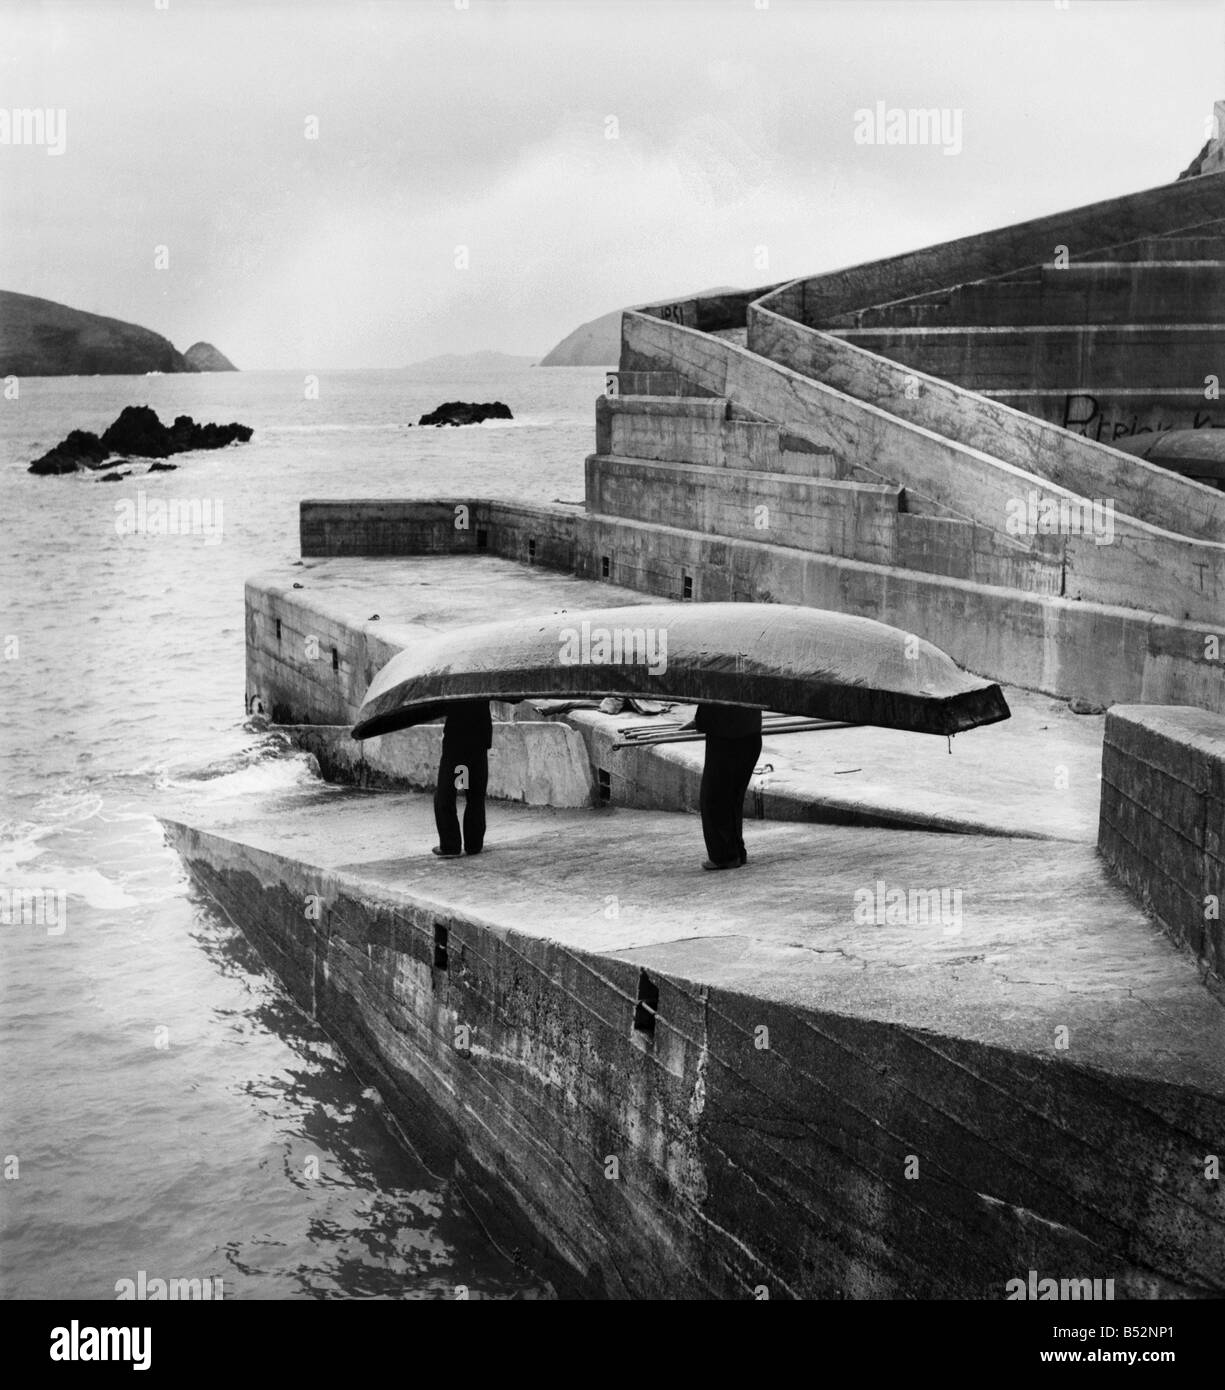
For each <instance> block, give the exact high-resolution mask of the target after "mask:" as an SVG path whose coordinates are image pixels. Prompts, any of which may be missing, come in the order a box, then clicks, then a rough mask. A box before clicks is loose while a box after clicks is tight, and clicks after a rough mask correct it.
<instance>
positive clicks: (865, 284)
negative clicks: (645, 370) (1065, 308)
mask: <svg viewBox="0 0 1225 1390" xmlns="http://www.w3.org/2000/svg"><path fill="white" fill-rule="evenodd" d="M1223 204H1225V177H1223V176H1222V175H1221V174H1213V175H1211V176H1208V177H1203V178H1197V179H1188V180H1185V181H1183V182H1181V183H1172V184H1163V185H1160V186H1159V187H1157V188H1147V189H1144V190H1143V191H1141V192H1139V193H1128V194H1125V195H1123V196H1122V197H1120V198H1109V199H1106V200H1105V201H1103V202H1099V203H1089V204H1086V205H1085V206H1084V207H1079V208H1070V209H1068V210H1067V211H1065V212H1058V213H1054V214H1052V215H1051V216H1049V217H1039V218H1035V219H1033V220H1032V221H1028V222H1018V223H1015V224H1014V225H1012V226H1009V227H999V228H997V229H995V230H993V231H989V232H977V233H974V234H972V235H970V236H966V237H959V238H958V239H957V240H955V241H946V242H942V243H940V244H938V245H936V246H928V247H924V248H923V249H922V250H920V251H910V252H907V253H905V254H903V255H900V256H891V257H889V258H888V259H885V260H880V261H872V262H869V263H868V264H866V265H858V266H852V267H850V268H849V269H846V270H837V271H832V272H830V273H829V274H825V275H815V276H810V277H808V278H807V279H805V280H801V281H796V282H793V283H792V284H791V285H788V286H787V287H786V288H785V289H784V290H782V291H778V292H776V294H775V296H774V299H773V300H772V307H773V306H774V304H776V303H777V302H778V301H781V300H782V298H783V296H790V300H791V301H792V302H794V303H796V304H797V305H798V308H799V312H798V313H796V314H795V315H794V316H795V317H797V318H798V319H800V321H801V322H803V323H807V324H811V325H820V324H822V323H825V322H827V321H828V320H829V319H830V318H831V317H834V316H836V315H838V314H844V313H848V312H851V311H853V310H855V309H860V308H863V307H864V306H865V305H869V304H885V303H888V302H891V301H892V300H896V299H905V298H909V297H910V296H911V295H916V294H924V293H928V292H931V291H933V290H940V289H943V288H945V287H946V286H949V285H964V284H966V283H967V282H969V281H974V280H985V279H989V278H991V277H993V276H997V275H1005V274H1009V273H1011V272H1014V271H1017V270H1021V269H1023V268H1026V267H1031V266H1032V267H1034V268H1037V267H1039V266H1042V265H1049V264H1050V263H1051V260H1052V258H1053V256H1054V254H1055V247H1057V246H1066V247H1068V248H1070V249H1071V250H1072V251H1073V252H1074V254H1075V255H1076V257H1077V258H1078V259H1080V260H1088V259H1095V260H1096V259H1101V257H1100V256H1098V255H1096V254H1095V253H1096V252H1098V251H1102V250H1106V249H1110V251H1111V253H1112V255H1113V253H1114V248H1116V247H1119V246H1121V245H1124V244H1126V243H1131V242H1142V243H1146V245H1147V243H1149V242H1150V241H1151V239H1153V238H1161V237H1168V236H1171V235H1172V234H1175V233H1177V234H1179V235H1180V236H1182V237H1187V236H1194V233H1195V228H1197V227H1199V226H1203V225H1205V224H1207V223H1211V222H1214V221H1216V220H1219V218H1220V216H1221V208H1222V206H1223ZM1140 254H1146V251H1142V252H1141V253H1140ZM787 312H790V309H789V310H787ZM697 326H698V327H701V326H702V324H701V323H700V322H699V323H698V324H697Z"/></svg>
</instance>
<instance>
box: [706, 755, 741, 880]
mask: <svg viewBox="0 0 1225 1390" xmlns="http://www.w3.org/2000/svg"><path fill="white" fill-rule="evenodd" d="M735 775H736V749H735V741H734V740H729V739H723V738H711V737H710V735H709V734H708V735H707V736H706V761H705V763H704V764H703V767H702V785H701V789H700V791H699V794H698V801H699V805H700V806H701V810H702V837H703V838H704V839H705V841H706V854H707V856H708V857H709V859H710V861H711V863H713V864H729V863H734V862H735V861H736V860H738V859H739V857H740V843H739V839H738V837H737V834H736V821H735V813H734V808H733V805H732V797H731V793H732V790H733V787H734V780H735Z"/></svg>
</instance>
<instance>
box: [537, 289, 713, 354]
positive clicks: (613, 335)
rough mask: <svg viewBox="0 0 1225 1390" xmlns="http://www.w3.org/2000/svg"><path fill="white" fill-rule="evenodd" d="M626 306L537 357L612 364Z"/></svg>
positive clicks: (698, 295)
mask: <svg viewBox="0 0 1225 1390" xmlns="http://www.w3.org/2000/svg"><path fill="white" fill-rule="evenodd" d="M735 292H736V290H735V286H732V285H717V286H716V287H715V288H714V289H711V290H695V291H694V292H693V293H692V294H679V295H676V296H674V297H675V298H676V299H700V298H702V297H703V296H704V295H708V294H734V293H735ZM641 307H642V305H640V304H627V305H626V306H625V309H640V308H641ZM625 309H614V310H613V311H612V312H611V313H609V314H601V315H600V317H599V318H598V319H592V320H591V321H590V322H589V323H581V324H579V326H578V327H577V328H576V329H575V330H574V332H573V333H571V334H569V335H568V336H567V337H565V338H563V339H562V340H561V342H560V343H558V344H557V346H556V347H555V348H553V349H552V350H551V351H550V352H546V353H545V355H544V356H543V357H542V358H541V359H540V365H541V366H542V367H615V366H616V365H617V363H618V362H619V361H620V360H621V315H622V314H623V313H625Z"/></svg>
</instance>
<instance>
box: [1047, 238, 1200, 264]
mask: <svg viewBox="0 0 1225 1390" xmlns="http://www.w3.org/2000/svg"><path fill="white" fill-rule="evenodd" d="M1072 259H1073V260H1076V259H1077V257H1075V256H1073V257H1072ZM1084 259H1086V260H1095V261H1100V260H1113V261H1225V236H1178V237H1149V238H1147V239H1146V240H1143V241H1133V242H1129V243H1128V244H1127V245H1126V246H1114V247H1111V248H1110V249H1109V250H1108V251H1090V252H1086V253H1085V257H1084Z"/></svg>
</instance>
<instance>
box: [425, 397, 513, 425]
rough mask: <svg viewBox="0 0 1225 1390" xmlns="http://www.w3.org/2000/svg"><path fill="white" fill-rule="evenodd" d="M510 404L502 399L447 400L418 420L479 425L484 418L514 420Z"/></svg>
mask: <svg viewBox="0 0 1225 1390" xmlns="http://www.w3.org/2000/svg"><path fill="white" fill-rule="evenodd" d="M514 418H515V417H514V416H513V415H512V414H511V413H510V406H508V405H503V403H502V402H501V401H486V402H484V404H481V405H478V404H477V403H476V402H475V401H446V402H444V403H443V404H442V405H440V406H439V407H438V408H437V409H436V410H431V411H430V412H429V414H428V415H423V416H422V417H421V419H420V421H419V422H418V423H419V424H422V425H479V424H480V423H481V421H482V420H513V419H514Z"/></svg>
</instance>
